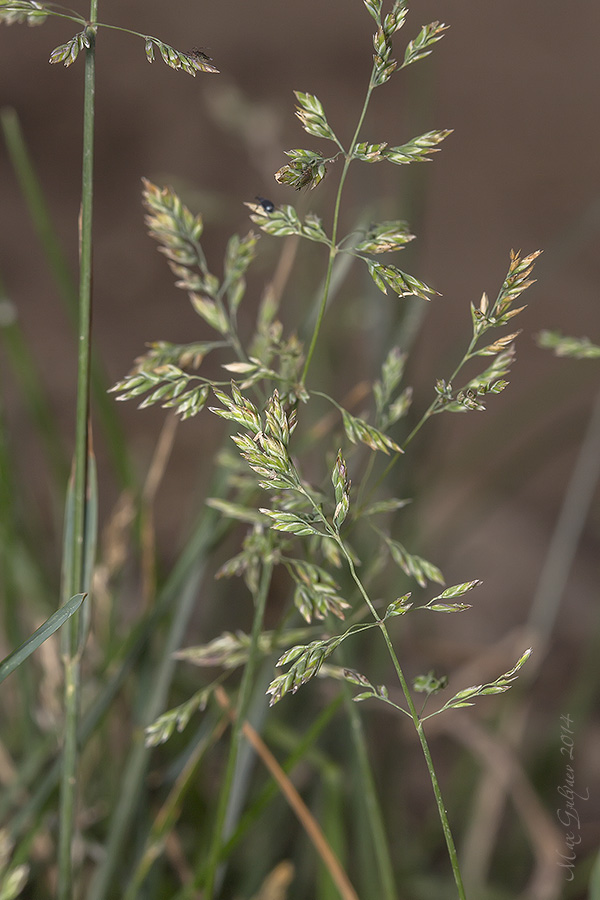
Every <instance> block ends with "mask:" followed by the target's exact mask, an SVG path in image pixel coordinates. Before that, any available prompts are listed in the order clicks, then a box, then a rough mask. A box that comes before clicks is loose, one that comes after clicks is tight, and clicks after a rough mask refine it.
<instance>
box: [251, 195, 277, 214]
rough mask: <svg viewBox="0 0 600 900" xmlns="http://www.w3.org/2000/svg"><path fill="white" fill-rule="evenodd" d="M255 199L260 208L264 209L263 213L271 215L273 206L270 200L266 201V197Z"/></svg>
mask: <svg viewBox="0 0 600 900" xmlns="http://www.w3.org/2000/svg"><path fill="white" fill-rule="evenodd" d="M255 199H256V200H257V201H258V203H260V205H261V206H262V208H263V209H264V211H265V212H266V213H272V212H273V210H274V209H275V204H274V203H273V201H272V200H267V198H266V197H258V196H257V197H256V198H255Z"/></svg>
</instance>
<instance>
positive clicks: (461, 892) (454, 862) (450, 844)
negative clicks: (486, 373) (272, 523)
mask: <svg viewBox="0 0 600 900" xmlns="http://www.w3.org/2000/svg"><path fill="white" fill-rule="evenodd" d="M323 518H324V517H323ZM324 521H325V522H326V524H327V525H328V529H330V526H329V524H328V523H327V520H326V519H324ZM334 534H335V540H336V542H337V544H338V546H339V548H340V550H341V551H342V553H343V554H344V557H345V558H346V562H347V564H348V567H349V569H350V574H351V576H352V580H353V581H354V583H355V584H356V586H357V588H358V590H359V591H360V594H361V596H362V597H363V599H364V600H365V603H366V604H367V606H368V607H369V610H370V611H371V614H372V615H373V618H374V619H375V621H376V622H377V624H378V625H379V628H380V630H381V633H382V635H383V639H384V641H385V644H386V647H387V649H388V653H389V656H390V659H391V660H392V664H393V666H394V669H395V671H396V675H397V677H398V681H399V682H400V686H401V688H402V693H403V694H404V697H405V699H406V703H407V706H408V711H409V713H410V717H411V719H412V720H413V724H414V726H415V730H416V732H417V734H418V736H419V741H420V742H421V748H422V750H423V756H424V757H425V763H426V765H427V770H428V772H429V778H430V780H431V786H432V788H433V793H434V796H435V802H436V804H437V808H438V815H439V818H440V822H441V824H442V830H443V832H444V838H445V840H446V847H447V848H448V856H449V858H450V864H451V866H452V873H453V875H454V881H455V883H456V888H457V890H458V896H459V900H466V894H465V889H464V886H463V882H462V877H461V874H460V867H459V863H458V854H457V852H456V846H455V844H454V838H453V837H452V831H451V829H450V822H449V821H448V814H447V813H446V807H445V806H444V801H443V798H442V793H441V790H440V785H439V782H438V779H437V775H436V771H435V768H434V765H433V760H432V758H431V753H430V750H429V745H428V743H427V739H426V737H425V732H424V731H423V723H422V721H421V719H420V716H419V714H418V712H417V709H416V707H415V705H414V702H413V699H412V695H411V693H410V688H409V686H408V682H407V681H406V678H405V676H404V672H403V671H402V668H401V666H400V662H399V660H398V657H397V655H396V651H395V649H394V645H393V644H392V640H391V638H390V636H389V632H388V630H387V628H386V626H385V623H384V622H383V621H382V620H381V619H380V617H379V616H378V615H377V611H376V610H375V607H374V606H373V604H372V602H371V599H370V598H369V596H368V594H367V591H366V590H365V587H364V585H363V584H362V582H361V580H360V578H359V577H358V574H357V572H356V568H355V566H354V562H353V560H352V557H351V556H350V554H349V552H348V550H347V549H346V547H345V545H344V542H343V541H342V539H341V538H340V536H339V535H338V534H336V533H335V532H334ZM332 536H333V535H332Z"/></svg>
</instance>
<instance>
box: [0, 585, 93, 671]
mask: <svg viewBox="0 0 600 900" xmlns="http://www.w3.org/2000/svg"><path fill="white" fill-rule="evenodd" d="M85 597H86V594H75V595H74V596H73V597H71V599H70V600H67V602H66V603H65V604H64V606H61V607H60V609H57V610H56V612H55V613H53V614H52V615H51V616H50V618H49V619H46V621H45V622H44V624H43V625H40V627H39V628H38V629H37V630H36V631H34V632H33V634H32V635H31V636H30V637H28V638H27V640H26V641H24V643H22V644H21V646H20V647H17V649H16V650H13V652H12V653H9V655H8V656H7V657H5V658H4V659H3V660H2V662H1V663H0V682H2V681H4V679H5V678H7V677H8V676H9V675H10V674H11V672H14V671H15V669H16V668H18V667H19V666H20V665H21V664H22V663H24V662H25V660H26V659H27V657H28V656H31V654H32V653H33V652H34V651H35V650H37V648H38V647H39V646H40V645H41V644H43V643H44V641H47V640H48V638H49V637H50V636H51V635H53V634H54V632H55V631H58V629H59V628H60V627H61V625H64V623H65V622H66V621H67V620H68V619H69V618H70V617H71V616H72V615H73V613H75V612H77V610H78V609H79V607H80V606H81V604H82V603H83V600H84V598H85Z"/></svg>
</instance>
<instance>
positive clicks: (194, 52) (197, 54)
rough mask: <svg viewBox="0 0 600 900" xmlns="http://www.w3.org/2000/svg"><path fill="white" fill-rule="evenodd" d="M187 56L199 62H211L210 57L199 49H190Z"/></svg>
mask: <svg viewBox="0 0 600 900" xmlns="http://www.w3.org/2000/svg"><path fill="white" fill-rule="evenodd" d="M188 56H192V57H193V58H194V59H197V60H198V61H199V62H212V56H209V55H208V53H205V52H204V50H202V49H201V48H200V47H192V49H191V50H190V52H189V53H188Z"/></svg>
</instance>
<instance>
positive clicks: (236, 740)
mask: <svg viewBox="0 0 600 900" xmlns="http://www.w3.org/2000/svg"><path fill="white" fill-rule="evenodd" d="M272 573H273V563H271V562H267V563H265V564H264V566H263V570H262V572H261V578H260V584H259V587H258V591H257V594H256V599H255V611H254V621H253V623H252V635H251V642H250V648H249V651H248V662H247V663H246V667H245V669H244V674H243V677H242V683H241V685H240V691H239V695H238V701H237V706H236V715H235V720H234V722H233V725H232V734H231V744H230V747H229V756H228V759H227V766H226V768H225V773H224V776H223V781H222V785H221V791H220V793H219V801H218V805H217V811H216V815H215V823H214V826H213V840H212V844H211V847H210V850H209V855H208V863H207V867H206V881H205V884H204V896H205V898H206V900H213V897H214V896H215V879H216V876H217V868H218V865H219V858H220V854H221V846H222V843H223V840H224V839H225V838H226V837H227V836H226V835H224V834H223V827H224V824H225V819H226V816H227V808H228V805H229V798H230V794H231V790H232V787H233V781H234V776H235V771H236V763H237V758H238V752H239V747H240V743H241V740H242V736H243V733H242V725H243V724H244V721H245V719H246V716H247V712H248V706H249V703H250V699H251V696H252V686H253V683H254V672H255V670H256V666H257V663H258V640H259V638H260V634H261V631H262V627H263V620H264V613H265V607H266V604H267V595H268V592H269V587H270V584H271V576H272ZM198 874H199V873H196V878H194V880H193V884H192V887H197V886H198V885H197V884H196V879H197V877H198Z"/></svg>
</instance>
